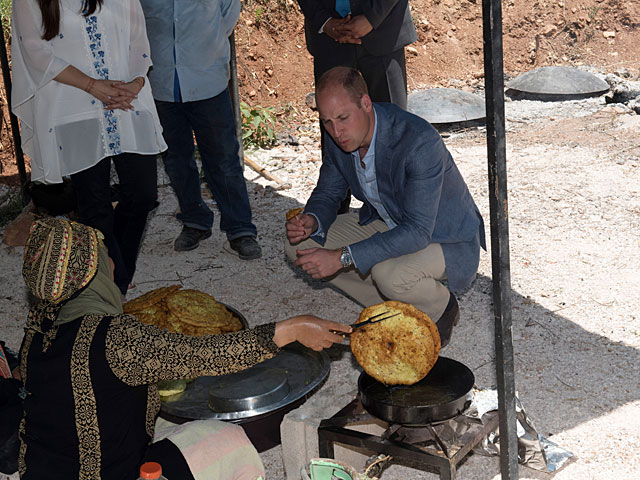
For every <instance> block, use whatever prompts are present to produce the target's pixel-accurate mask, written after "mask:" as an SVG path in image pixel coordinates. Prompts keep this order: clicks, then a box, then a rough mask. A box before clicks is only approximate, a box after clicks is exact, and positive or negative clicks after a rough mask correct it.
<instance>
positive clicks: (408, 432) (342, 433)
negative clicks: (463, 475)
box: [318, 398, 498, 480]
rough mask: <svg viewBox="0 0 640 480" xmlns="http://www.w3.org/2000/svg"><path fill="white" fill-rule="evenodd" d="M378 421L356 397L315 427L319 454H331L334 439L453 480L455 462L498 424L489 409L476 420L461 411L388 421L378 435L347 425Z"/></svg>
mask: <svg viewBox="0 0 640 480" xmlns="http://www.w3.org/2000/svg"><path fill="white" fill-rule="evenodd" d="M367 421H379V418H378V417H376V416H374V415H372V414H370V413H368V412H367V411H366V410H365V408H364V407H363V406H362V402H361V401H360V399H359V398H356V399H355V400H353V401H352V402H351V403H349V404H348V405H347V406H346V407H344V408H343V409H342V410H340V411H339V412H338V413H337V414H335V415H334V416H333V417H331V418H329V419H326V420H323V421H322V422H321V423H320V426H319V427H318V442H319V454H320V457H325V458H333V456H334V446H333V444H334V442H338V443H342V444H346V445H351V446H354V447H359V448H364V449H366V450H369V451H371V452H374V453H376V454H386V455H391V456H392V457H393V458H397V459H403V460H405V461H407V462H409V463H410V464H411V465H412V466H414V467H415V468H418V469H420V470H430V468H429V467H431V469H433V468H436V469H438V470H439V472H440V479H441V480H454V479H455V478H456V470H457V465H458V464H459V463H460V462H461V461H462V459H463V458H464V457H465V456H466V455H467V454H468V453H469V452H470V451H471V450H472V449H473V447H475V446H476V445H477V444H478V443H480V442H481V441H482V439H483V438H485V437H486V436H487V435H488V434H489V433H491V432H492V431H494V430H496V428H497V427H498V412H497V411H494V412H489V413H487V414H485V415H484V416H483V417H482V421H479V420H478V419H477V418H475V417H467V416H465V415H464V414H460V415H457V416H455V417H453V418H451V419H449V420H446V421H441V422H437V423H425V424H423V425H404V424H400V423H388V424H387V425H388V426H387V429H386V430H385V431H384V432H383V433H382V434H381V435H379V436H378V435H371V434H367V433H363V432H360V431H357V430H354V429H352V428H349V427H350V426H353V425H356V424H360V425H361V424H362V423H365V422H367Z"/></svg>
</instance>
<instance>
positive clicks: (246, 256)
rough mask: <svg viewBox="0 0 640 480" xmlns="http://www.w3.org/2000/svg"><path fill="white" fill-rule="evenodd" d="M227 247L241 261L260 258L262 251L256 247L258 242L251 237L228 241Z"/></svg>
mask: <svg viewBox="0 0 640 480" xmlns="http://www.w3.org/2000/svg"><path fill="white" fill-rule="evenodd" d="M229 246H230V247H231V249H232V250H233V251H234V252H236V253H237V254H238V256H239V257H240V258H241V259H243V260H254V259H256V258H260V257H261V256H262V249H261V248H260V245H258V241H257V240H256V239H255V238H254V237H251V236H245V237H238V238H234V239H233V240H229Z"/></svg>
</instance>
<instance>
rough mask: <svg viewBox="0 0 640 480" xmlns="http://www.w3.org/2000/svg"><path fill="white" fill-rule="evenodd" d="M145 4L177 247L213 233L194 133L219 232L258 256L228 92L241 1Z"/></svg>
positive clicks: (244, 253)
mask: <svg viewBox="0 0 640 480" xmlns="http://www.w3.org/2000/svg"><path fill="white" fill-rule="evenodd" d="M141 3H142V9H143V11H144V15H145V19H146V23H147V34H148V36H149V43H150V45H151V60H152V61H153V68H152V70H151V73H150V75H149V80H150V82H151V88H152V91H153V97H154V99H155V101H156V106H157V110H158V115H159V116H160V122H161V123H162V127H163V133H164V138H165V140H166V142H167V145H168V146H169V149H168V151H167V153H166V155H165V157H164V168H165V171H166V172H167V175H168V176H169V179H170V181H171V186H172V187H173V190H174V191H175V193H176V196H177V197H178V203H179V205H180V213H179V214H178V215H177V217H178V219H179V220H180V221H181V222H182V224H183V228H182V232H181V233H180V235H179V236H178V238H177V239H176V240H175V243H174V249H175V250H176V251H186V250H193V249H194V248H197V247H198V245H199V243H200V241H201V240H203V239H205V238H208V237H210V236H211V227H212V225H213V212H212V211H211V210H210V209H209V208H208V207H207V205H206V204H205V203H204V202H203V200H202V195H201V192H200V175H199V172H198V166H197V164H196V161H195V157H194V142H193V135H194V134H195V138H196V143H197V144H198V151H199V153H200V158H201V160H202V168H203V171H204V175H205V178H206V181H207V184H208V185H209V188H210V189H211V193H212V194H213V197H214V198H215V200H216V202H217V204H218V208H219V210H220V229H221V230H222V231H224V232H225V233H226V235H227V239H228V240H229V245H230V247H231V249H232V252H233V253H236V254H237V255H239V257H240V258H242V259H244V260H250V259H255V258H259V257H260V256H261V255H262V252H261V249H260V245H259V244H258V242H257V240H256V235H257V230H256V227H255V225H254V224H253V223H252V221H251V206H250V204H249V197H248V195H247V186H246V184H245V180H244V176H243V173H242V164H241V162H240V160H239V158H238V142H237V139H236V135H235V123H234V113H233V108H232V105H231V97H230V94H229V89H228V82H229V55H230V53H229V51H230V48H229V35H231V33H232V32H233V29H234V27H235V24H236V22H237V21H238V17H239V15H240V8H241V5H240V0H210V1H206V2H196V1H192V0H174V1H166V0H141Z"/></svg>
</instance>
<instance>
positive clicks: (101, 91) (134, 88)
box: [85, 77, 144, 110]
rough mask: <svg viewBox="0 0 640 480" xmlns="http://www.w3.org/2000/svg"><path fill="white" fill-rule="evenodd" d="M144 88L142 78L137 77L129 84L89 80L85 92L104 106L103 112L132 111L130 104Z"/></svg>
mask: <svg viewBox="0 0 640 480" xmlns="http://www.w3.org/2000/svg"><path fill="white" fill-rule="evenodd" d="M143 86H144V78H142V77H137V78H134V79H133V80H131V81H130V82H122V81H120V80H98V79H91V81H90V83H89V85H88V86H87V87H86V88H85V90H86V91H87V92H88V93H90V94H91V95H93V96H94V97H96V98H97V99H98V100H100V101H101V102H102V103H103V104H104V108H105V110H116V109H119V110H133V109H134V108H133V105H132V104H131V102H133V100H134V99H135V98H136V97H137V96H138V93H139V92H140V90H142V87H143Z"/></svg>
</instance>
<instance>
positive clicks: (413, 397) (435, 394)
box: [358, 357, 475, 425]
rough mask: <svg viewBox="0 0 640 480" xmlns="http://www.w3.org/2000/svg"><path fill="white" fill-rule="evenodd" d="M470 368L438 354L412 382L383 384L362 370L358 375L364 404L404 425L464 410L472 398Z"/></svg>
mask: <svg viewBox="0 0 640 480" xmlns="http://www.w3.org/2000/svg"><path fill="white" fill-rule="evenodd" d="M474 383H475V377H474V376H473V372H472V371H471V370H470V369H469V368H468V367H467V366H465V365H463V364H462V363H460V362H458V361H456V360H452V359H450V358H446V357H438V360H437V361H436V364H435V365H434V366H433V368H432V369H431V371H430V372H429V374H428V375H427V376H426V377H425V378H423V379H422V380H420V381H419V382H418V383H416V384H414V385H393V386H392V385H385V384H384V383H381V382H378V381H377V380H375V379H374V378H372V377H370V376H369V375H368V374H367V373H366V372H362V374H361V375H360V378H359V379H358V390H359V392H360V401H361V402H362V405H363V406H364V408H365V409H366V410H367V411H368V412H369V413H371V414H372V415H375V416H376V417H378V418H381V419H382V420H385V421H387V422H392V423H400V424H403V425H424V424H427V423H431V424H434V423H439V422H443V421H445V420H448V419H450V418H453V417H456V416H458V415H460V414H461V413H462V412H464V411H465V410H466V409H467V408H468V407H469V405H470V404H471V401H472V400H473V385H474Z"/></svg>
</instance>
